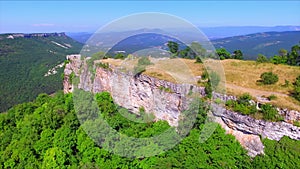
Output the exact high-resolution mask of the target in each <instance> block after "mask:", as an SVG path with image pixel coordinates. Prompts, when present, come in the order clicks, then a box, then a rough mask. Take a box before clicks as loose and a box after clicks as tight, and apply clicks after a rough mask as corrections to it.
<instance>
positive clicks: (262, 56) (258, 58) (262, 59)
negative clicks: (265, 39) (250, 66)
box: [256, 54, 269, 63]
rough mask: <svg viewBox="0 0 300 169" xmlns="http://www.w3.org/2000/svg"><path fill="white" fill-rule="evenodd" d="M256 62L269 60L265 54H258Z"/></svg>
mask: <svg viewBox="0 0 300 169" xmlns="http://www.w3.org/2000/svg"><path fill="white" fill-rule="evenodd" d="M256 62H258V63H266V62H269V60H268V58H267V57H266V56H265V55H263V54H258V57H257V59H256Z"/></svg>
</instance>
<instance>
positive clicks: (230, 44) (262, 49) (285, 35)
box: [212, 31, 300, 60]
mask: <svg viewBox="0 0 300 169" xmlns="http://www.w3.org/2000/svg"><path fill="white" fill-rule="evenodd" d="M299 42H300V31H286V32H262V33H254V34H248V35H242V36H233V37H228V38H223V39H216V40H213V41H212V43H213V45H214V46H215V48H225V49H227V50H228V51H229V52H233V51H234V50H237V49H239V50H241V51H242V52H243V53H244V58H245V59H249V60H255V59H256V58H257V55H258V54H263V55H266V56H267V57H271V56H274V55H278V51H279V50H280V49H282V48H283V49H286V50H288V51H290V50H291V47H292V46H294V45H296V44H299Z"/></svg>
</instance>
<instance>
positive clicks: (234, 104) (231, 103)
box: [226, 100, 257, 115]
mask: <svg viewBox="0 0 300 169" xmlns="http://www.w3.org/2000/svg"><path fill="white" fill-rule="evenodd" d="M226 106H228V107H230V108H232V110H233V111H235V112H240V113H241V114H244V115H249V114H254V113H256V112H257V109H256V107H255V105H245V104H241V103H239V102H238V101H235V100H228V101H227V102H226Z"/></svg>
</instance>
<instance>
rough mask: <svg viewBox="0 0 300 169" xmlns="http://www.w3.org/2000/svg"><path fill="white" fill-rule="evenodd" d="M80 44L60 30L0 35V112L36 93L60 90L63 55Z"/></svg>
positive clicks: (79, 47)
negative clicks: (59, 31) (57, 31)
mask: <svg viewBox="0 0 300 169" xmlns="http://www.w3.org/2000/svg"><path fill="white" fill-rule="evenodd" d="M81 47H82V44H81V43H79V42H77V41H75V40H73V39H71V38H70V37H68V36H66V35H65V34H64V33H37V34H22V33H20V34H1V35H0V79H1V86H0V93H1V97H0V112H3V111H5V110H7V109H8V108H9V107H11V106H13V105H15V104H18V103H22V102H26V101H30V100H33V99H34V98H35V97H36V96H37V95H38V94H40V93H48V94H51V93H54V92H55V91H57V90H59V89H62V78H61V74H62V72H63V63H64V60H65V58H66V55H67V54H74V53H78V52H79V51H80V50H81Z"/></svg>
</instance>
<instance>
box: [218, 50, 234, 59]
mask: <svg viewBox="0 0 300 169" xmlns="http://www.w3.org/2000/svg"><path fill="white" fill-rule="evenodd" d="M216 52H217V54H218V55H219V57H220V59H221V60H224V59H231V55H230V53H229V52H228V51H227V50H226V49H225V48H220V49H217V50H216Z"/></svg>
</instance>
